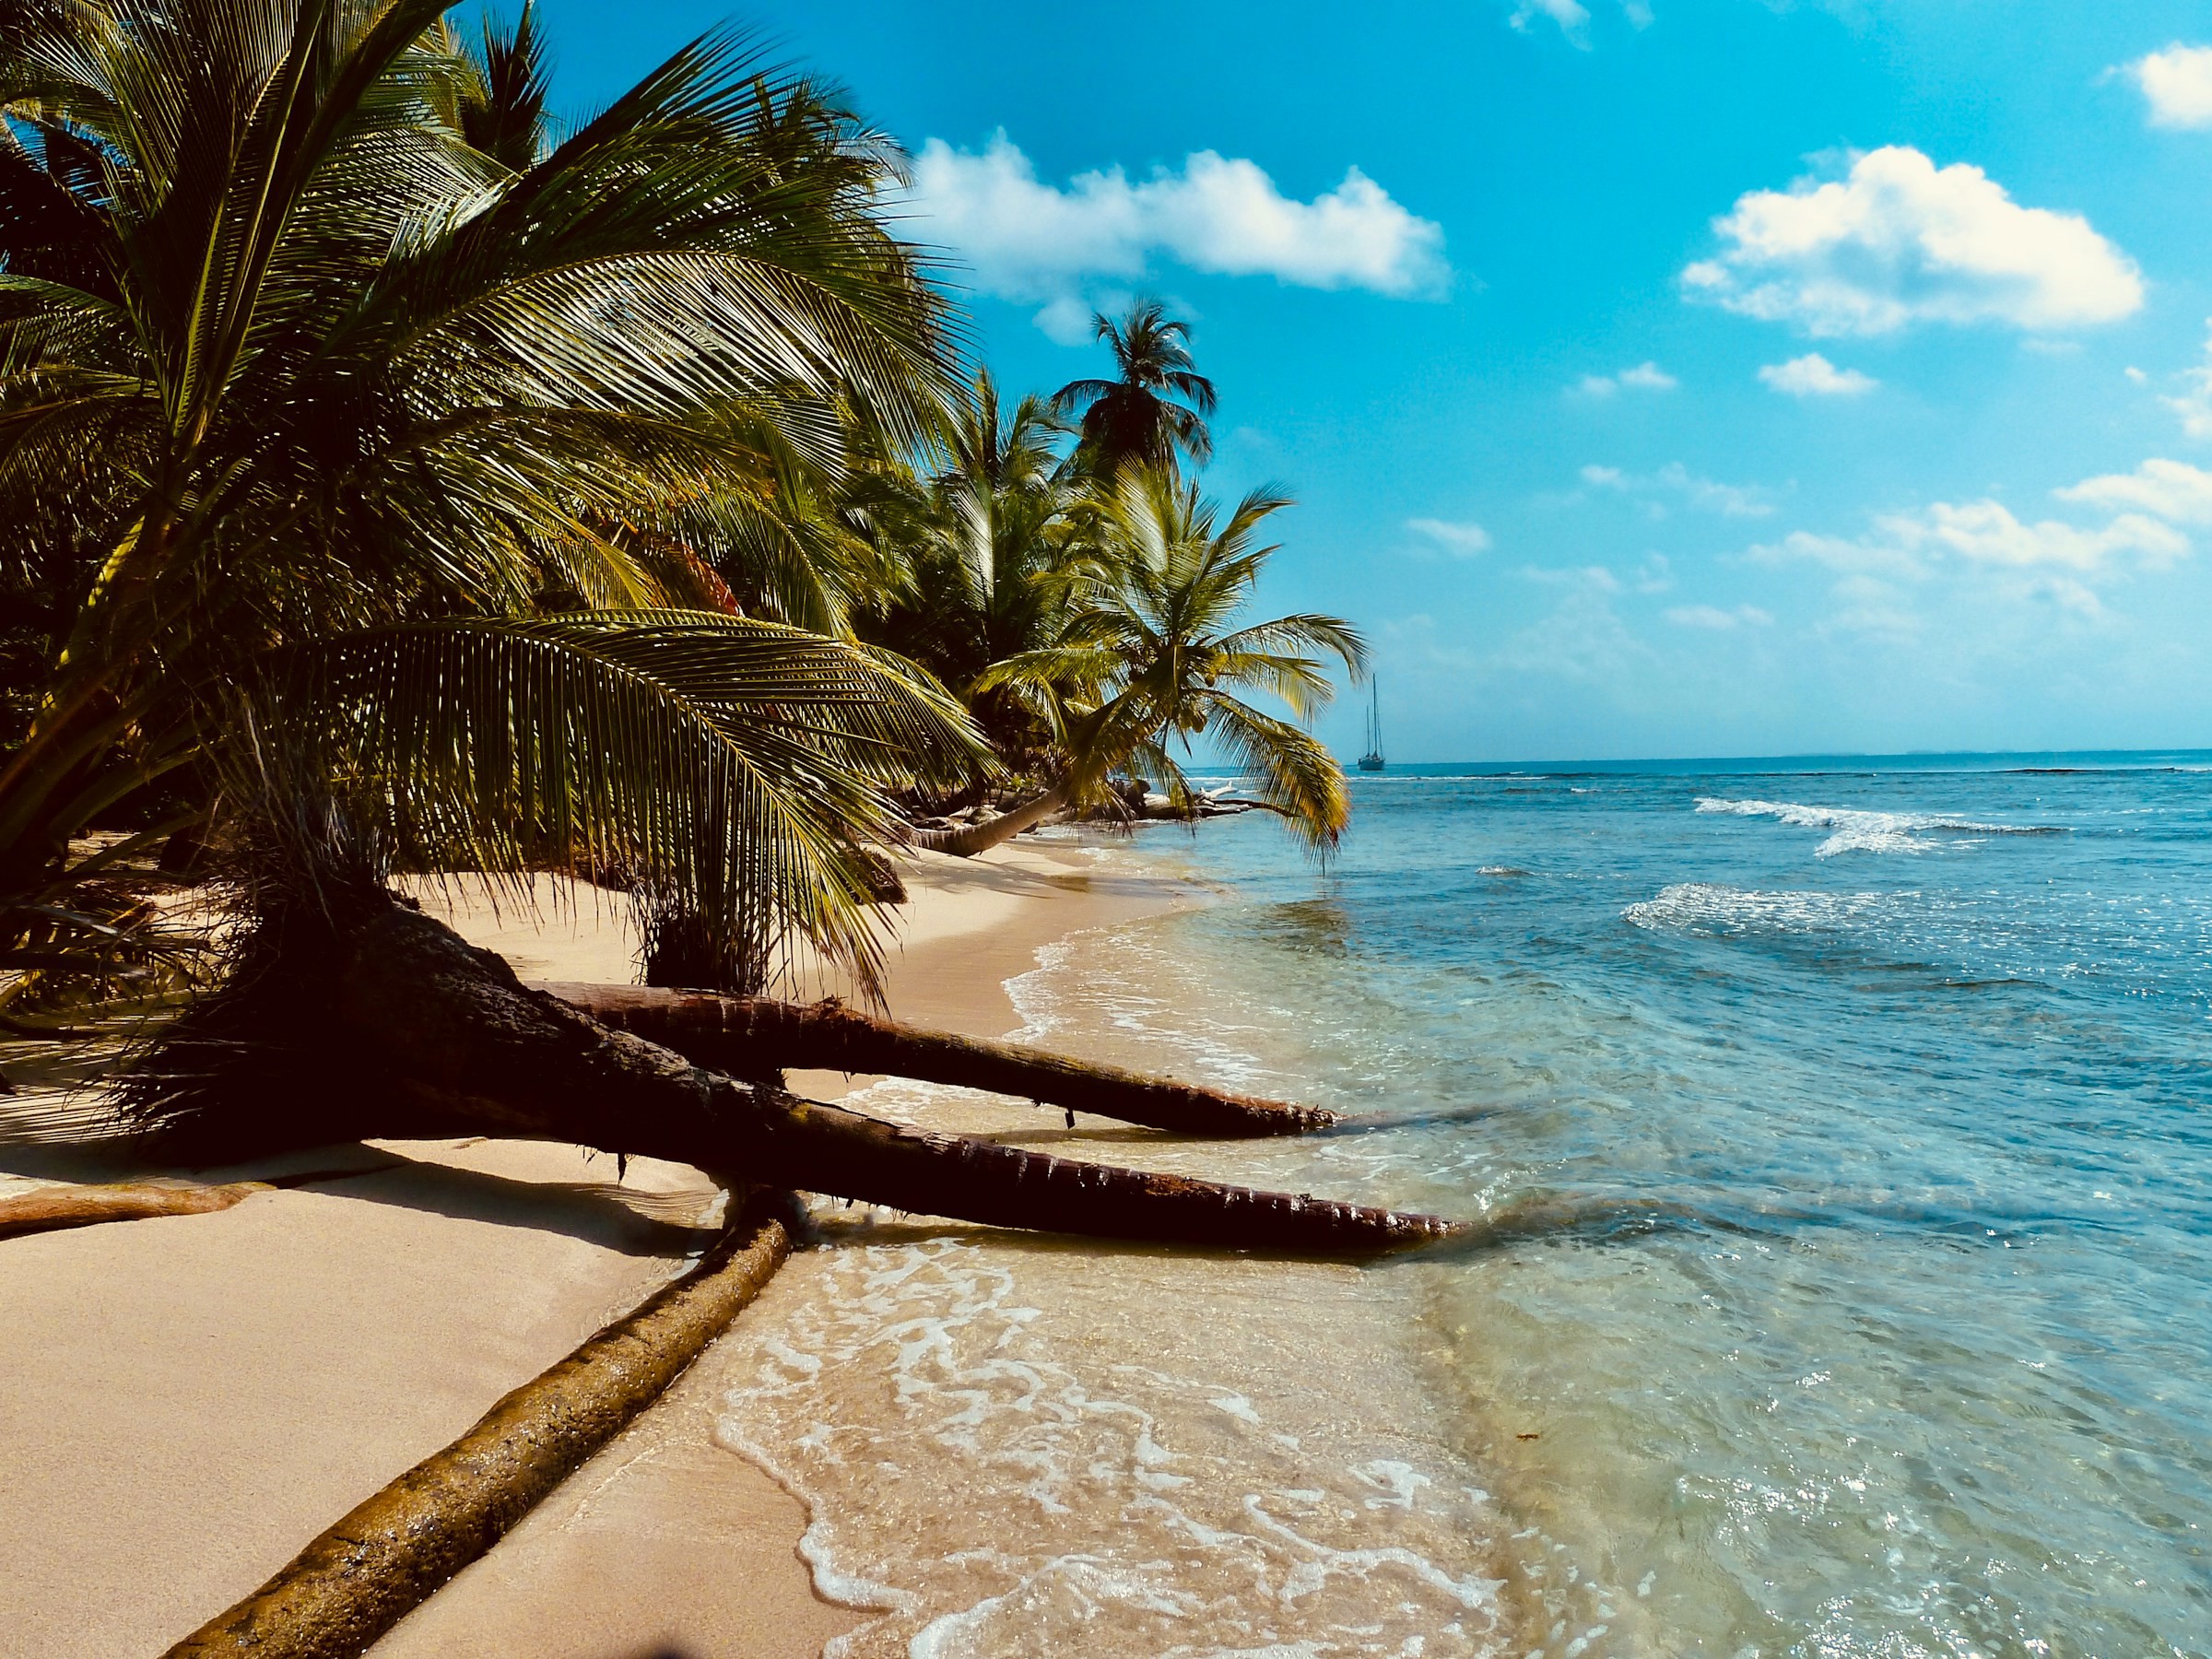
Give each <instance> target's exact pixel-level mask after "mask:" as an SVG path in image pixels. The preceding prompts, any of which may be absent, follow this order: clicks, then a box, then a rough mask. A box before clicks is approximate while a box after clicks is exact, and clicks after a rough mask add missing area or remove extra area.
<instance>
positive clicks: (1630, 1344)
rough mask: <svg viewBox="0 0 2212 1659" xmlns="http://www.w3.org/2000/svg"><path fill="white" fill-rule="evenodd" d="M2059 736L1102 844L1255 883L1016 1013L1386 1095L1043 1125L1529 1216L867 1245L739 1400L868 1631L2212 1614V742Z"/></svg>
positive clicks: (1446, 789)
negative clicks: (1339, 1114)
mask: <svg viewBox="0 0 2212 1659" xmlns="http://www.w3.org/2000/svg"><path fill="white" fill-rule="evenodd" d="M2058 763H2059V762H2058V761H2056V760H2053V759H2039V760H2036V761H2032V762H2008V761H2002V760H1997V761H1975V760H1959V759H1952V760H1944V761H1929V762H1925V763H1911V762H1900V763H1886V764H1876V763H1868V762H1864V761H1853V762H1846V761H1838V762H1834V763H1830V764H1821V763H1817V762H1802V763H1770V764H1767V765H1750V764H1745V765H1739V766H1735V767H1728V766H1722V765H1712V766H1708V767H1706V768H1704V769H1700V768H1697V767H1690V766H1677V767H1663V768H1660V767H1654V768H1643V769H1628V768H1612V769H1605V770H1602V771H1595V770H1588V769H1585V770H1582V771H1567V770H1559V771H1548V772H1536V771H1524V772H1521V773H1490V774H1486V775H1468V774H1459V775H1435V774H1431V775H1406V774H1405V773H1402V772H1400V773H1391V774H1385V775H1383V776H1382V777H1380V778H1371V779H1370V778H1361V779H1357V780H1355V782H1354V788H1355V790H1356V792H1357V797H1356V798H1357V802H1358V817H1357V820H1356V826H1355V829H1354V831H1353V833H1352V835H1351V836H1350V837H1349V839H1348V840H1347V843H1346V846H1345V849H1344V853H1343V855H1342V857H1341V858H1340V859H1339V860H1338V861H1337V862H1336V863H1335V865H1333V866H1332V868H1331V869H1330V870H1329V871H1328V872H1327V873H1326V874H1325V875H1317V874H1316V873H1315V872H1314V871H1312V869H1311V868H1309V867H1308V866H1306V865H1304V864H1302V863H1301V861H1300V859H1299V857H1298V856H1297V854H1296V853H1295V852H1294V851H1293V850H1291V849H1290V848H1289V847H1288V845H1287V844H1286V842H1285V839H1284V838H1283V837H1282V836H1281V835H1280V833H1279V831H1277V830H1275V829H1274V828H1273V827H1272V826H1271V825H1269V824H1267V823H1265V821H1263V820H1260V819H1258V818H1256V817H1255V818H1243V819H1238V820H1234V821H1220V822H1215V823H1211V824H1208V825H1206V826H1205V827H1204V828H1203V829H1202V830H1201V831H1200V833H1199V837H1198V840H1197V842H1196V844H1195V845H1194V844H1193V843H1192V842H1191V841H1188V840H1186V839H1184V838H1182V836H1181V834H1180V832H1176V831H1172V830H1170V831H1165V832H1162V831H1148V832H1147V839H1144V840H1141V841H1139V842H1138V844H1137V847H1136V849H1135V853H1133V854H1132V853H1114V854H1109V856H1132V855H1134V856H1137V857H1143V858H1178V859H1186V860H1190V861H1192V862H1194V864H1195V865H1197V866H1198V867H1199V868H1201V869H1202V870H1204V871H1205V872H1206V873H1207V874H1208V875H1210V876H1214V877H1218V878H1220V879H1221V880H1222V881H1223V882H1225V883H1226V884H1227V891H1226V893H1225V895H1224V898H1223V900H1222V902H1220V903H1219V904H1218V905H1216V906H1214V907H1212V908H1210V909H1207V910H1204V911H1201V912H1194V913H1190V914H1185V915H1182V916H1177V917H1173V918H1165V919H1161V920H1159V921H1156V922H1153V923H1147V924H1140V925H1138V926H1137V927H1135V928H1132V929H1129V930H1126V931H1124V933H1122V934H1121V935H1117V936H1115V937H1113V938H1111V939H1106V940H1092V941H1088V942H1083V941H1078V942H1077V946H1076V947H1073V948H1071V949H1069V950H1067V951H1064V952H1061V953H1059V954H1058V955H1057V956H1055V958H1054V959H1053V960H1052V961H1049V962H1048V963H1046V964H1045V965H1044V966H1043V967H1042V968H1041V970H1040V971H1039V973H1038V974H1036V975H1032V976H1030V980H1029V981H1026V982H1022V983H1021V984H1020V985H1019V986H1018V990H1019V991H1020V993H1021V994H1022V997H1023V1006H1024V1009H1025V1012H1027V1013H1029V1015H1030V1020H1031V1025H1032V1028H1033V1031H1034V1034H1039V1035H1046V1036H1052V1035H1053V1034H1055V1033H1056V1034H1058V1035H1060V1036H1062V1037H1065V1038H1068V1039H1070V1040H1071V1041H1074V1040H1081V1041H1085V1042H1086V1043H1087V1044H1088V1046H1091V1047H1093V1048H1094V1049H1095V1048H1099V1047H1104V1048H1107V1049H1108V1050H1109V1051H1114V1052H1119V1053H1122V1054H1123V1055H1124V1057H1128V1058H1135V1059H1138V1060H1141V1061H1144V1062H1146V1063H1149V1064H1154V1065H1166V1066H1171V1067H1173V1068H1175V1069H1179V1070H1182V1071H1185V1072H1191V1073H1198V1074H1204V1075H1212V1076H1216V1077H1221V1078H1223V1079H1224V1080H1231V1081H1238V1082H1241V1083H1244V1084H1246V1085H1248V1086H1258V1087H1262V1088H1269V1089H1273V1090H1277V1091H1281V1092H1295V1093H1297V1094H1299V1095H1300V1096H1302V1097H1305V1098H1309V1099H1319V1100H1324V1101H1325V1102H1327V1103H1331V1104H1335V1105H1338V1106H1343V1107H1347V1108H1350V1109H1352V1110H1355V1111H1360V1112H1371V1113H1374V1114H1376V1121H1375V1123H1374V1124H1372V1125H1371V1126H1369V1127H1366V1128H1364V1129H1361V1130H1359V1131H1355V1132H1343V1133H1337V1134H1334V1135H1328V1136H1324V1137H1321V1138H1320V1139H1317V1140H1310V1141H1301V1142H1297V1143H1268V1144H1264V1145H1257V1146H1246V1147H1228V1148H1224V1147H1204V1146H1198V1145H1185V1144H1178V1143H1171V1142H1163V1141H1161V1140H1160V1139H1159V1137H1152V1138H1150V1139H1149V1140H1146V1139H1143V1138H1141V1137H1135V1136H1127V1135H1124V1136H1121V1137H1119V1138H1116V1137H1115V1135H1114V1134H1113V1132H1112V1131H1108V1130H1104V1129H1102V1128H1100V1127H1098V1126H1094V1125H1090V1124H1086V1126H1085V1127H1084V1129H1082V1130H1081V1131H1079V1132H1078V1134H1077V1136H1076V1137H1073V1139H1072V1144H1066V1145H1057V1146H1055V1147H1054V1149H1057V1150H1070V1151H1077V1152H1082V1153H1088V1154H1090V1155H1105V1156H1113V1157H1117V1158H1122V1159H1133V1160H1142V1161H1147V1162H1149V1163H1152V1164H1154V1165H1158V1166H1161V1167H1170V1168H1180V1169H1189V1170H1197V1171H1206V1172H1209V1173H1215V1174H1220V1175H1225V1176H1229V1177H1231V1178H1235V1179H1242V1180H1250V1181H1261V1182H1269V1183H1271V1184H1286V1185H1293V1186H1300V1187H1308V1188H1311V1189H1312V1190H1316V1191H1326V1192H1329V1193H1331V1194H1337V1195H1343V1196H1357V1197H1361V1198H1365V1199H1368V1200H1370V1201H1384V1202H1391V1203H1399V1204H1414V1205H1418V1206H1423V1207H1429V1208H1434V1209H1439V1210H1445V1211H1449V1212H1453V1213H1459V1214H1473V1215H1481V1216H1486V1217H1488V1218H1491V1219H1493V1220H1495V1221H1497V1222H1499V1223H1500V1227H1499V1228H1498V1230H1496V1232H1495V1234H1494V1236H1493V1240H1492V1241H1491V1243H1490V1244H1489V1245H1488V1247H1486V1248H1484V1249H1481V1250H1477V1251H1474V1252H1470V1253H1466V1254H1465V1255H1463V1256H1460V1257H1457V1258H1454V1259H1451V1260H1445V1261H1431V1262H1422V1263H1411V1264H1401V1265H1394V1266H1387V1267H1383V1268H1380V1269H1373V1270H1369V1271H1366V1272H1359V1271H1355V1270H1349V1269H1331V1268H1318V1267H1311V1266H1306V1267H1296V1268H1285V1267H1280V1266H1277V1265H1259V1264H1250V1263H1242V1262H1237V1261H1221V1260H1212V1261H1206V1260H1196V1259H1193V1258H1188V1257H1179V1256H1176V1255H1173V1254H1171V1253H1141V1252H1140V1253H1124V1254H1122V1255H1119V1256H1116V1257H1111V1258H1106V1259H1103V1260H1101V1259H1100V1258H1099V1257H1097V1256H1094V1255H1091V1254H1088V1253H1078V1252H1074V1251H1069V1250H1065V1249H1058V1248H1054V1247H1052V1246H1050V1245H1047V1244H1042V1243H1033V1242H1032V1243H1018V1242H1012V1241H1004V1240H998V1239H993V1238H991V1237H990V1236H988V1235H985V1234H982V1233H971V1232H964V1231H961V1230H947V1229H943V1228H936V1227H932V1226H927V1225H917V1226H915V1227H913V1228H912V1230H911V1231H908V1232H900V1230H899V1228H900V1226H901V1225H904V1224H900V1223H894V1222H892V1221H890V1220H888V1218H884V1219H879V1220H877V1221H875V1222H866V1221H863V1222H858V1223H854V1224H853V1225H852V1226H851V1229H850V1230H849V1231H848V1232H846V1233H844V1234H842V1235H840V1236H839V1237H838V1239H837V1243H836V1246H835V1248H833V1249H831V1250H830V1251H827V1252H824V1253H821V1255H820V1258H819V1262H818V1266H817V1267H816V1268H815V1269H814V1271H815V1272H817V1273H818V1275H819V1276H820V1277H818V1279H817V1280H816V1281H815V1282H814V1283H813V1284H812V1285H811V1286H809V1285H808V1284H806V1283H805V1282H803V1281H794V1285H793V1288H792V1289H791V1291H790V1292H789V1296H790V1300H789V1301H788V1302H787V1304H785V1306H784V1308H783V1311H782V1312H781V1313H775V1312H771V1315H770V1317H769V1318H767V1319H765V1320H763V1321H762V1322H760V1323H759V1325H758V1327H757V1335H756V1337H755V1338H754V1339H755V1340H759V1342H761V1344H762V1348H761V1362H760V1378H761V1381H760V1384H759V1387H757V1388H755V1389H753V1390H750V1391H747V1392H746V1393H744V1394H741V1395H740V1396H736V1397H735V1398H734V1401H733V1411H732V1416H731V1418H730V1420H729V1422H728V1423H727V1424H726V1425H725V1432H726V1433H727V1435H728V1436H729V1437H730V1438H731V1439H732V1441H733V1443H744V1444H748V1445H751V1446H753V1447H754V1448H755V1449H756V1451H758V1450H759V1447H761V1446H763V1445H767V1446H770V1447H771V1448H772V1447H777V1446H788V1443H789V1441H791V1440H793V1439H804V1438H805V1437H806V1435H807V1434H809V1433H812V1434H814V1435H815V1436H816V1441H815V1445H816V1447H817V1448H818V1451H819V1454H818V1452H817V1451H810V1450H801V1451H798V1452H791V1451H789V1450H783V1451H771V1452H769V1453H761V1455H762V1456H763V1460H764V1461H772V1462H774V1463H776V1465H777V1466H778V1467H779V1470H780V1472H781V1473H782V1474H783V1475H784V1476H785V1477H786V1478H787V1479H789V1480H790V1481H791V1482H792V1484H793V1485H794V1489H799V1490H801V1491H803V1492H804V1493H805V1494H806V1495H807V1496H808V1497H809V1498H810V1500H813V1501H815V1503H816V1506H817V1507H816V1513H817V1526H816V1531H815V1534H814V1535H813V1537H812V1540H811V1547H813V1548H814V1550H815V1552H816V1555H817V1558H818V1566H819V1567H820V1568H821V1570H822V1571H824V1572H826V1573H828V1574H830V1578H829V1579H826V1580H825V1583H830V1582H831V1581H832V1580H834V1581H835V1582H840V1583H859V1584H862V1587H863V1589H864V1590H865V1594H860V1595H859V1596H858V1599H863V1600H865V1599H868V1597H870V1596H873V1597H874V1598H875V1599H874V1603H873V1605H875V1606H878V1607H880V1608H883V1609H886V1610H887V1611H886V1618H885V1619H884V1621H883V1622H882V1623H881V1624H880V1625H879V1626H878V1627H873V1628H872V1630H871V1632H864V1634H863V1636H862V1637H860V1638H857V1639H856V1640H855V1643H854V1644H853V1648H852V1650H851V1651H853V1652H854V1653H867V1652H878V1651H880V1652H885V1653H893V1652H907V1653H933V1654H954V1653H962V1654H984V1653H1007V1654H1011V1653H1025V1652H1062V1651H1067V1652H1073V1651H1082V1652H1086V1653H1096V1654H1105V1655H1111V1654H1120V1653H1128V1654H1156V1653H1192V1654H1198V1653H1219V1654H1228V1653H1269V1654H1277V1653H1279V1654H1300V1655H1321V1654H1335V1653H1390V1654H1402V1655H1412V1654H1424V1655H1434V1654H1444V1653H1511V1654H1513V1655H1516V1656H1522V1655H1528V1654H1532V1653H1545V1654H1549V1655H1555V1656H1559V1655H1563V1656H1566V1659H1575V1656H1578V1655H1585V1654H1586V1655H1598V1654H1604V1653H1700V1654H1704V1653H1711V1654H1727V1655H1739V1654H1752V1653H1759V1654H1785V1653H1786V1654H1805V1655H1831V1654H1832V1655H1842V1654H1853V1655H1856V1654H1868V1655H1875V1654H1879V1655H1908V1654H1967V1653H1983V1654H2009V1653H2051V1654H2150V1653H2159V1654H2166V1653H2172V1654H2199V1653H2208V1652H2212V1539H2208V1537H2207V1535H2208V1534H2212V1114H2208V1112H2212V1100H2208V1099H2207V1094H2208V1088H2212V833H2208V831H2212V766H2208V763H2212V757H2207V756H2204V755H2183V756H2159V757H2088V758H2077V759H2076V760H2075V761H2073V762H2071V764H2077V765H2079V766H2081V767H2083V768H2085V769H2086V770H2074V771H2049V770H2035V771H2030V770H2020V768H2022V767H2025V766H2030V765H2032V766H2037V767H2044V766H2050V765H2053V764H2058ZM875 1104H876V1105H877V1109H879V1110H902V1111H909V1112H912V1113H913V1114H914V1115H917V1116H922V1117H925V1118H928V1119H929V1121H932V1122H939V1123H953V1124H959V1125H961V1126H968V1127H982V1126H986V1125H987V1124H989V1123H992V1122H995V1121H996V1120H993V1119H991V1118H990V1117H989V1113H990V1112H992V1111H998V1112H1002V1113H1003V1112H1004V1111H1005V1110H1006V1109H1004V1108H987V1107H985V1106H983V1105H982V1104H980V1103H971V1104H967V1105H962V1104H961V1103H960V1102H959V1101H953V1100H947V1099H946V1098H944V1096H943V1094H942V1091H939V1093H938V1094H937V1095H935V1096H927V1095H926V1094H925V1093H924V1091H910V1094H909V1095H908V1096H901V1097H880V1098H878V1099H877V1101H876V1102H875ZM963 1112H965V1113H968V1114H969V1117H968V1118H967V1119H963V1118H962V1115H961V1114H962V1113H963ZM1030 1141H1031V1144H1039V1145H1045V1144H1053V1143H1052V1140H1051V1137H1050V1136H1047V1135H1036V1134H1034V1133H1032V1134H1031V1135H1030ZM779 1319H780V1320H782V1324H778V1323H777V1322H778V1320H779ZM1224 1400H1228V1401H1230V1403H1231V1406H1233V1407H1234V1409H1231V1408H1230V1406H1224V1405H1223V1404H1222V1403H1221V1402H1222V1401H1224ZM840 1448H843V1449H842V1450H840ZM887 1466H888V1467H891V1468H893V1469H896V1470H899V1471H901V1472H905V1471H918V1472H920V1473H921V1474H922V1475H924V1476H925V1477H926V1480H925V1482H924V1485H923V1486H922V1487H919V1488H916V1489H915V1490H914V1491H912V1492H907V1493H905V1495H904V1497H902V1498H896V1499H895V1498H894V1494H895V1493H899V1492H903V1491H904V1488H900V1485H899V1481H898V1479H896V1478H894V1477H887V1476H885V1475H884V1474H883V1473H882V1471H883V1470H884V1468H886V1467H887ZM948 1498H951V1499H953V1500H955V1502H956V1506H957V1507H958V1508H959V1511H960V1513H959V1516H958V1517H957V1524H955V1518H948V1517H947V1516H946V1515H945V1514H944V1510H945V1509H946V1507H947V1499H948ZM1055 1506H1057V1507H1056V1508H1055ZM956 1535H957V1536H956ZM840 1573H842V1574H844V1575H845V1577H844V1578H843V1579H839V1578H837V1575H838V1574H840ZM864 1581H865V1583H863V1582H864Z"/></svg>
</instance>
